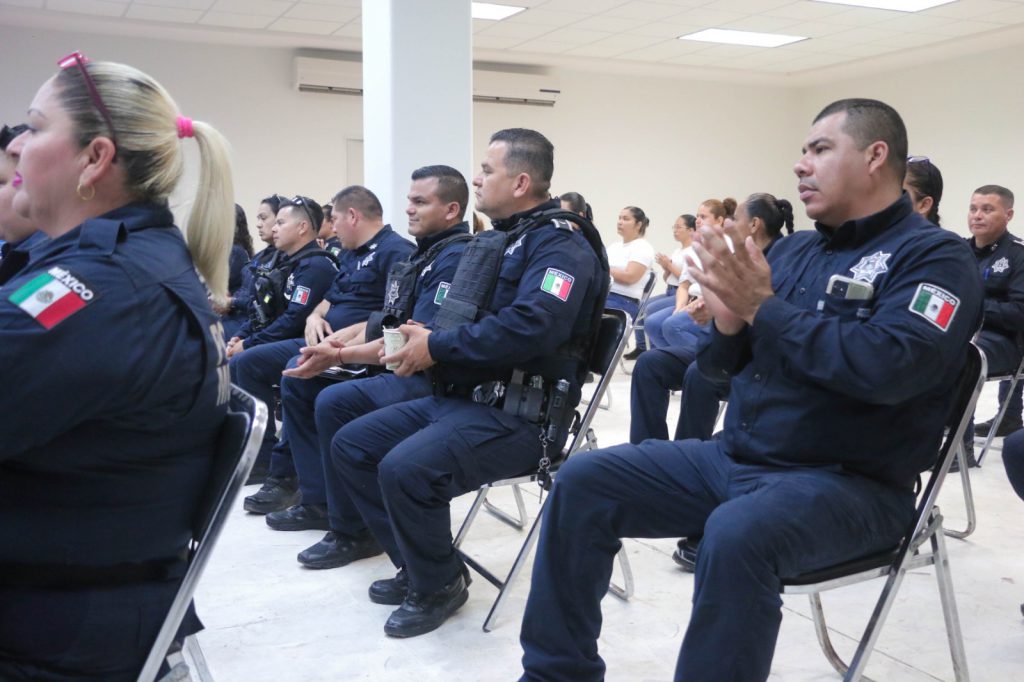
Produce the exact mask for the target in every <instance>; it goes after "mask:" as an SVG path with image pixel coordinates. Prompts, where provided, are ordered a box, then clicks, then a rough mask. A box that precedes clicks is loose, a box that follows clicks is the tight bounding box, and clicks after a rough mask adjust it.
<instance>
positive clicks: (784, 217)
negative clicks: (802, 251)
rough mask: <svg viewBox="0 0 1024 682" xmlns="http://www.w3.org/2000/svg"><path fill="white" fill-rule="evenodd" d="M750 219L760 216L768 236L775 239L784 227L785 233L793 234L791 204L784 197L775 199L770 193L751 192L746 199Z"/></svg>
mask: <svg viewBox="0 0 1024 682" xmlns="http://www.w3.org/2000/svg"><path fill="white" fill-rule="evenodd" d="M746 206H747V213H748V214H749V215H750V219H751V220H753V219H754V218H760V219H761V221H762V222H763V223H764V227H765V232H766V233H767V235H768V237H769V238H771V239H775V238H776V237H779V236H781V235H782V230H783V228H785V230H786V233H787V234H793V204H791V203H789V202H788V201H786V200H785V199H776V198H775V197H774V196H772V195H771V194H766V193H760V194H751V195H750V196H749V197H747V201H746Z"/></svg>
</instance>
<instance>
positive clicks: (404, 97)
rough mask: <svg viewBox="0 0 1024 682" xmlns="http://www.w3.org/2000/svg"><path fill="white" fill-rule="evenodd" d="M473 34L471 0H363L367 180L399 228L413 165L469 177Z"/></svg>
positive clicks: (404, 224) (403, 220)
mask: <svg viewBox="0 0 1024 682" xmlns="http://www.w3.org/2000/svg"><path fill="white" fill-rule="evenodd" d="M472 37H473V24H472V19H471V17H470V0H429V1H427V0H363V151H364V178H365V183H366V186H367V187H368V188H369V189H370V190H371V191H373V192H374V193H375V194H376V195H377V196H378V197H380V200H381V203H382V204H383V206H384V220H385V222H389V223H391V224H392V226H393V227H394V228H395V229H396V230H398V231H400V232H403V233H404V232H405V231H406V230H407V228H408V225H407V222H406V218H405V207H406V205H407V201H406V195H407V194H408V191H409V176H410V175H411V174H412V172H413V171H414V170H415V169H417V168H419V167H421V166H427V165H433V164H446V165H448V166H452V167H454V168H456V169H457V170H459V171H460V172H461V173H462V174H463V175H465V176H466V180H467V182H472V175H471V172H472V170H473V168H472V163H473V150H472V133H473V119H472V117H473V55H472Z"/></svg>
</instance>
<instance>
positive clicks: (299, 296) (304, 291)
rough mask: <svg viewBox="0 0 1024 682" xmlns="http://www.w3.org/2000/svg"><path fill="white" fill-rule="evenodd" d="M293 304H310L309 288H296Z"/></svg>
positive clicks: (293, 293)
mask: <svg viewBox="0 0 1024 682" xmlns="http://www.w3.org/2000/svg"><path fill="white" fill-rule="evenodd" d="M292 303H298V304H299V305H306V304H307V303H309V287H295V291H293V292H292Z"/></svg>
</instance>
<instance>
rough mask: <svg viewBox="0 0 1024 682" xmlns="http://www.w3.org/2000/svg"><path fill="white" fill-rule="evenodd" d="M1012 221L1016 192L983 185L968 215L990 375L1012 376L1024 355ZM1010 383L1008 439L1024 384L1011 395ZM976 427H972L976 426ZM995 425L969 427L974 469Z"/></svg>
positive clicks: (1023, 265)
mask: <svg viewBox="0 0 1024 682" xmlns="http://www.w3.org/2000/svg"><path fill="white" fill-rule="evenodd" d="M1012 219H1013V192H1011V191H1010V190H1008V189H1006V188H1005V187H1001V186H1000V185H984V186H982V187H979V188H978V189H976V190H974V194H972V195H971V203H970V207H969V209H968V213H967V220H968V226H969V227H970V230H971V235H972V236H971V237H969V238H968V239H967V243H968V244H970V245H971V248H972V250H973V251H974V257H975V259H976V263H977V271H978V272H980V273H981V278H982V280H983V281H984V284H985V324H984V325H982V328H981V332H980V333H979V334H978V341H977V343H978V346H979V347H980V348H981V349H982V350H983V351H985V357H986V358H987V359H988V373H989V376H1000V375H1006V374H1013V373H1014V372H1016V371H1017V368H1018V367H1019V366H1020V360H1021V355H1022V353H1024V242H1022V241H1021V240H1020V239H1018V238H1017V237H1015V236H1013V235H1012V234H1010V232H1009V230H1008V226H1009V223H1010V221H1011V220H1012ZM1009 388H1010V382H1008V381H1004V382H1001V383H1000V384H999V404H1000V406H1002V405H1004V404H1005V405H1006V413H1005V414H1004V415H1003V421H1002V423H1000V425H999V430H998V431H996V435H997V436H1006V435H1008V434H1011V433H1013V432H1014V431H1017V430H1018V429H1020V428H1021V426H1022V425H1024V424H1022V421H1021V410H1022V407H1024V406H1022V400H1021V392H1022V391H1024V383H1018V384H1017V390H1015V391H1014V392H1013V395H1008V392H1009ZM972 426H973V423H972ZM991 428H992V422H991V421H988V422H984V423H981V424H978V425H977V427H974V429H973V431H972V429H971V428H970V427H968V432H967V434H966V435H965V440H966V443H967V444H968V445H969V448H968V451H967V455H968V458H967V459H968V462H969V464H970V466H975V464H976V462H975V461H974V452H973V451H974V447H973V446H974V434H975V433H978V434H981V435H986V436H987V435H988V432H989V431H990V430H991Z"/></svg>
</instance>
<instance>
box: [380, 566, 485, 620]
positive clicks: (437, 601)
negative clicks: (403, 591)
mask: <svg viewBox="0 0 1024 682" xmlns="http://www.w3.org/2000/svg"><path fill="white" fill-rule="evenodd" d="M468 586H469V574H468V573H467V572H466V570H465V569H463V570H462V572H460V573H459V575H458V576H457V577H456V578H455V580H453V581H451V582H450V583H448V584H447V585H445V586H444V587H442V588H441V589H440V590H437V591H436V592H431V593H430V594H423V593H420V592H416V591H415V590H413V589H411V588H410V590H409V594H408V596H406V598H405V601H403V602H402V605H401V606H399V607H398V608H397V609H395V611H394V612H392V614H391V616H390V617H389V618H388V622H386V623H384V634H386V635H389V636H391V637H416V636H417V635H422V634H425V633H427V632H430V631H432V630H436V629H437V628H439V627H441V624H442V623H444V622H445V621H446V620H448V617H449V616H450V615H452V614H453V613H455V612H456V611H458V610H459V608H460V607H461V606H462V605H463V604H465V603H466V600H467V599H469V589H468Z"/></svg>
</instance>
